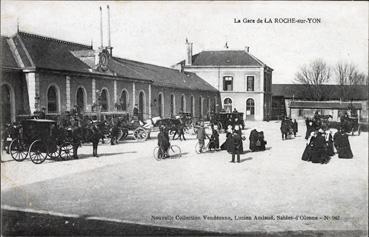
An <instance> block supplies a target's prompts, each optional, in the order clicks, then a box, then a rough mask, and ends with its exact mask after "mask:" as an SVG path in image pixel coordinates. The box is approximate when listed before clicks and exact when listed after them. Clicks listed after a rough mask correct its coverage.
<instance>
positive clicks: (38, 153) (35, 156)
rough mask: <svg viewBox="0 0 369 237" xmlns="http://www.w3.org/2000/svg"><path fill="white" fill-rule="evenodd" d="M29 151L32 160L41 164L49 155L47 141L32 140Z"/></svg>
mask: <svg viewBox="0 0 369 237" xmlns="http://www.w3.org/2000/svg"><path fill="white" fill-rule="evenodd" d="M28 152H29V155H30V158H31V161H32V162H33V163H35V164H41V163H42V162H44V161H45V160H46V158H47V156H48V155H49V153H48V149H47V145H46V143H45V142H43V141H41V140H36V141H34V142H32V144H31V146H30V147H29V151H28Z"/></svg>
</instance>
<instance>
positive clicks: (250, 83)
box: [247, 76, 254, 91]
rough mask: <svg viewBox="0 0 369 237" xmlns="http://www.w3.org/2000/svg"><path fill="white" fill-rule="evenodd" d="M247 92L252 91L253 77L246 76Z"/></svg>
mask: <svg viewBox="0 0 369 237" xmlns="http://www.w3.org/2000/svg"><path fill="white" fill-rule="evenodd" d="M247 91H254V76H247Z"/></svg>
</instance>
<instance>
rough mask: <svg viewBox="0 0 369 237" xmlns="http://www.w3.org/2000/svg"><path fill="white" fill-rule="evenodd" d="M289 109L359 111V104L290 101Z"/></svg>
mask: <svg viewBox="0 0 369 237" xmlns="http://www.w3.org/2000/svg"><path fill="white" fill-rule="evenodd" d="M289 107H290V108H291V109H338V110H349V109H355V110H361V109H362V107H361V103H359V102H352V103H351V102H326V101H291V103H290V106H289Z"/></svg>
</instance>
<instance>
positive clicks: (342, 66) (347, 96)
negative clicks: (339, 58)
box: [334, 62, 367, 100]
mask: <svg viewBox="0 0 369 237" xmlns="http://www.w3.org/2000/svg"><path fill="white" fill-rule="evenodd" d="M334 72H335V75H336V81H337V83H338V84H339V85H340V96H341V99H342V100H352V98H353V96H354V94H355V93H357V92H356V89H357V86H358V85H365V84H367V76H366V75H365V74H364V73H361V72H359V70H358V68H357V66H356V65H355V64H352V63H347V62H340V63H337V65H336V67H335V69H334Z"/></svg>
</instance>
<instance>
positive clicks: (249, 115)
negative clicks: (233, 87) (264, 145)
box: [246, 98, 255, 120]
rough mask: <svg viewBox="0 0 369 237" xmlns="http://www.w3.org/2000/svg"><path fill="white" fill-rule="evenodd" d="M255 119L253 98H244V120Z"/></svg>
mask: <svg viewBox="0 0 369 237" xmlns="http://www.w3.org/2000/svg"><path fill="white" fill-rule="evenodd" d="M254 119H255V102H254V100H253V99H251V98H250V99H247V100H246V120H254Z"/></svg>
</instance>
